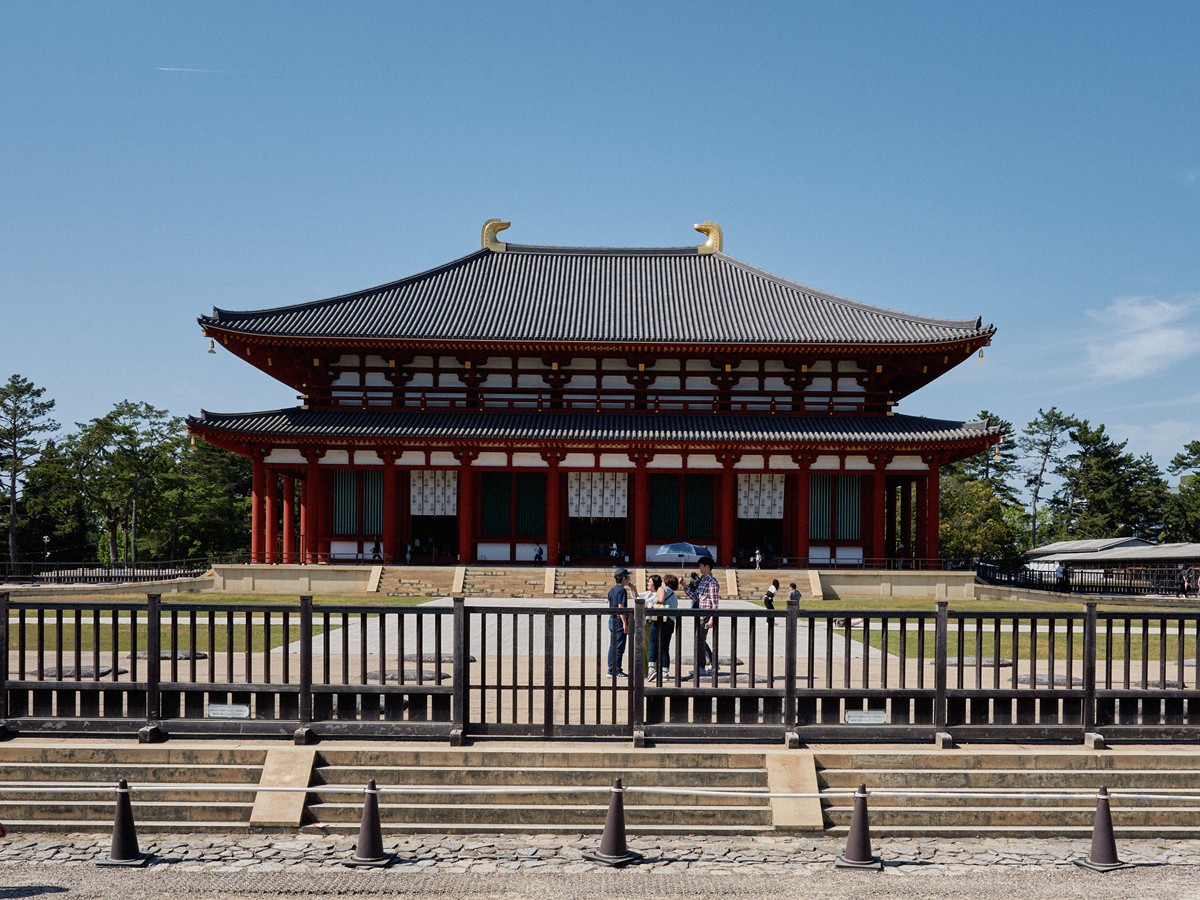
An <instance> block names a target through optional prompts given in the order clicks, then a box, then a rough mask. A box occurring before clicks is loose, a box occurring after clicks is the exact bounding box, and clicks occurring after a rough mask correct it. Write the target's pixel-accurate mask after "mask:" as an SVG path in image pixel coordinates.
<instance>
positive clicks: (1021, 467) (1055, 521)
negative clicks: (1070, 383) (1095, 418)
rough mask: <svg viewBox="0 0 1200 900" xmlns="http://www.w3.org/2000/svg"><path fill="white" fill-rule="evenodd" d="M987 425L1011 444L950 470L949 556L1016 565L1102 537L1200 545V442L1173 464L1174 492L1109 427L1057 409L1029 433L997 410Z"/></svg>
mask: <svg viewBox="0 0 1200 900" xmlns="http://www.w3.org/2000/svg"><path fill="white" fill-rule="evenodd" d="M979 417H980V418H981V419H986V420H990V421H991V423H992V424H993V425H995V426H998V427H999V428H1000V432H1001V435H1002V439H1001V441H1000V443H999V444H998V445H996V446H995V447H993V448H992V449H991V450H989V451H988V452H986V453H980V454H979V455H977V456H973V457H970V458H969V459H965V460H962V461H960V462H957V463H952V464H951V465H949V466H947V467H945V468H944V469H943V470H942V482H941V486H942V494H941V534H940V541H941V554H942V556H943V557H951V558H955V559H969V558H980V559H989V560H998V561H1015V560H1016V559H1017V558H1019V557H1020V555H1021V554H1022V553H1023V552H1024V551H1025V550H1028V549H1030V548H1031V547H1038V546H1043V545H1045V544H1050V543H1054V542H1056V541H1067V540H1087V539H1096V538H1114V537H1140V538H1143V539H1145V540H1147V541H1150V542H1158V543H1168V542H1176V541H1200V475H1198V473H1200V440H1194V441H1190V442H1189V443H1187V444H1186V445H1185V446H1184V447H1183V448H1182V449H1181V450H1180V451H1179V452H1178V453H1176V454H1175V456H1174V457H1173V458H1172V459H1171V462H1170V464H1169V465H1168V467H1167V471H1168V472H1169V473H1170V474H1172V475H1180V476H1183V477H1182V479H1181V483H1180V486H1179V490H1178V491H1176V492H1172V491H1171V490H1170V489H1169V487H1168V484H1167V481H1166V478H1165V477H1164V475H1163V472H1162V470H1161V469H1160V468H1159V467H1158V465H1157V464H1156V463H1155V462H1154V460H1153V459H1152V458H1151V457H1150V455H1149V454H1142V455H1141V456H1137V455H1135V454H1134V453H1133V452H1131V451H1130V450H1129V449H1128V443H1129V442H1128V441H1120V442H1117V441H1115V440H1113V438H1112V436H1111V435H1110V434H1108V433H1107V431H1106V430H1105V427H1104V425H1102V424H1095V425H1094V424H1093V423H1091V422H1090V421H1088V420H1087V419H1081V418H1079V417H1077V416H1073V415H1070V414H1068V413H1064V412H1062V411H1061V410H1059V409H1058V408H1057V407H1054V406H1052V407H1050V409H1048V410H1047V409H1039V410H1038V414H1037V416H1036V417H1035V418H1034V419H1032V420H1031V421H1030V422H1029V423H1028V424H1027V425H1026V426H1025V427H1024V428H1023V429H1021V430H1020V431H1019V432H1018V431H1016V429H1014V428H1013V425H1012V423H1011V422H1007V421H1005V420H1003V419H1001V418H999V417H997V416H994V415H992V414H990V413H989V412H988V411H987V410H984V411H983V412H981V413H980V414H979Z"/></svg>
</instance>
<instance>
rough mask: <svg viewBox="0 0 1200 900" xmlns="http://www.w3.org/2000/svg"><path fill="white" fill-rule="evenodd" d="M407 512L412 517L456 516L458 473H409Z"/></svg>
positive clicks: (442, 471) (438, 470)
mask: <svg viewBox="0 0 1200 900" xmlns="http://www.w3.org/2000/svg"><path fill="white" fill-rule="evenodd" d="M410 475H411V477H410V481H409V484H410V489H409V499H408V510H409V512H410V513H411V514H412V515H414V516H453V515H457V514H458V473H457V472H454V471H451V470H448V469H434V470H433V471H414V472H412V473H410Z"/></svg>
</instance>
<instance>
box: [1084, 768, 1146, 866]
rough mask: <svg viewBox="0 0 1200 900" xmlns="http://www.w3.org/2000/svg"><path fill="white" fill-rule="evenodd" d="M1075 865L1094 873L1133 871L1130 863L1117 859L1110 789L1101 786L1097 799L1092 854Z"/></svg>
mask: <svg viewBox="0 0 1200 900" xmlns="http://www.w3.org/2000/svg"><path fill="white" fill-rule="evenodd" d="M1075 865H1077V866H1080V867H1081V868H1084V869H1091V870H1092V871H1093V872H1111V871H1113V870H1114V869H1131V868H1133V867H1132V866H1131V865H1130V864H1129V863H1123V862H1121V860H1119V859H1117V838H1116V836H1115V835H1114V834H1113V824H1112V810H1111V809H1110V808H1109V805H1108V788H1106V787H1103V786H1101V788H1100V792H1099V794H1098V796H1097V798H1096V821H1095V824H1094V825H1092V852H1091V853H1090V854H1088V858H1087V859H1077V860H1075Z"/></svg>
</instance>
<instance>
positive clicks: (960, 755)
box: [816, 747, 1200, 771]
mask: <svg viewBox="0 0 1200 900" xmlns="http://www.w3.org/2000/svg"><path fill="white" fill-rule="evenodd" d="M816 762H817V768H818V770H821V769H851V770H857V769H861V770H869V769H876V770H878V769H907V770H928V771H937V770H939V769H978V770H981V771H983V770H993V769H1015V770H1024V771H1037V770H1045V769H1051V770H1063V771H1089V770H1096V771H1103V770H1116V771H1129V770H1147V769H1180V770H1187V769H1193V768H1194V769H1196V770H1197V771H1200V756H1198V755H1196V754H1195V752H1194V751H1193V750H1190V749H1189V750H1177V749H1174V748H1170V747H1164V748H1163V751H1162V752H1161V753H1159V752H1155V753H1146V752H1133V753H1126V752H1113V751H1102V752H1064V753H1057V752H1049V753H1047V752H1039V753H1030V752H1028V751H1027V750H1011V751H1007V750H1005V751H997V752H995V753H986V754H985V753H971V752H960V751H953V750H950V751H947V750H931V751H928V752H913V753H889V752H886V751H885V752H871V751H867V752H862V753H853V754H851V753H840V752H830V753H827V752H824V751H822V752H820V753H818V754H817V758H816Z"/></svg>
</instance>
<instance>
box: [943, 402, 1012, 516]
mask: <svg viewBox="0 0 1200 900" xmlns="http://www.w3.org/2000/svg"><path fill="white" fill-rule="evenodd" d="M979 420H980V421H981V422H988V423H989V424H990V425H991V426H992V427H993V428H999V430H1000V443H998V444H996V445H995V446H994V447H992V448H990V449H988V450H986V451H984V452H983V453H976V454H975V455H974V456H969V457H967V458H966V459H963V460H959V461H958V462H955V463H951V464H950V465H948V466H946V467H945V468H944V469H943V470H942V472H943V473H944V474H946V475H954V476H957V477H960V478H964V479H966V480H968V481H978V482H982V483H983V484H986V485H988V486H989V487H990V488H991V489H992V493H994V494H995V495H996V496H997V497H999V498H1000V499H1001V500H1002V501H1003V502H1004V503H1006V504H1015V503H1018V502H1019V501H1018V499H1017V493H1016V491H1015V490H1014V489H1013V481H1014V479H1016V478H1017V476H1018V473H1019V468H1018V467H1019V461H1020V449H1019V447H1018V445H1017V440H1016V435H1015V433H1014V432H1013V426H1012V423H1011V422H1007V421H1005V420H1004V419H1001V418H1000V417H999V416H994V415H992V414H991V413H990V412H988V411H987V410H986V409H985V410H983V411H982V412H980V413H979Z"/></svg>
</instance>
